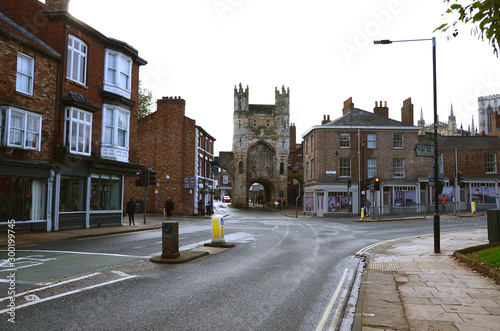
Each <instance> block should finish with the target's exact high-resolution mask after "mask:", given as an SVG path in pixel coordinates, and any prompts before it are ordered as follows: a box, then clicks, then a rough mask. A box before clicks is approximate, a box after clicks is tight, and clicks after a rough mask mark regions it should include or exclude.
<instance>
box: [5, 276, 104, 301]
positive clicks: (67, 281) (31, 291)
mask: <svg viewBox="0 0 500 331" xmlns="http://www.w3.org/2000/svg"><path fill="white" fill-rule="evenodd" d="M100 274H101V273H100V272H96V273H93V274H90V275H85V276H81V277H76V278H73V279H69V280H65V281H63V282H60V283H56V284H52V285H48V286H44V287H40V288H36V289H34V290H29V291H26V292H22V293H18V294H16V295H14V298H16V297H20V296H22V295H27V294H31V293H33V292H38V291H43V290H46V289H48V288H52V287H56V286H60V285H64V284H68V283H72V282H76V281H79V280H82V279H86V278H90V277H94V276H97V275H100ZM7 299H10V297H6V298H0V302H2V301H4V300H7Z"/></svg>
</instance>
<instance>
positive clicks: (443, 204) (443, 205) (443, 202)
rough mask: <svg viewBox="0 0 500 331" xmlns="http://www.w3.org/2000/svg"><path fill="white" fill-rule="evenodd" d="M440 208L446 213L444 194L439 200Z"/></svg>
mask: <svg viewBox="0 0 500 331" xmlns="http://www.w3.org/2000/svg"><path fill="white" fill-rule="evenodd" d="M441 207H442V208H443V211H444V212H446V196H445V195H444V194H443V197H442V198H441Z"/></svg>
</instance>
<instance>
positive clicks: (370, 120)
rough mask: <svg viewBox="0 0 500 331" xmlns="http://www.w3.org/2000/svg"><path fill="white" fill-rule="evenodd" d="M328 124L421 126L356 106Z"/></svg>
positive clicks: (343, 125)
mask: <svg viewBox="0 0 500 331" xmlns="http://www.w3.org/2000/svg"><path fill="white" fill-rule="evenodd" d="M323 125H326V126H342V127H345V126H356V127H359V126H371V127H373V126H379V127H398V126H400V127H406V128H407V127H412V126H413V127H415V129H420V127H417V126H414V125H410V124H407V123H403V122H400V121H396V120H393V119H390V118H387V117H385V116H383V115H379V114H374V113H372V112H368V111H366V110H362V109H358V108H354V109H353V110H351V111H350V112H349V113H348V114H347V115H345V116H342V117H339V118H337V119H335V120H333V121H331V122H328V123H325V124H323Z"/></svg>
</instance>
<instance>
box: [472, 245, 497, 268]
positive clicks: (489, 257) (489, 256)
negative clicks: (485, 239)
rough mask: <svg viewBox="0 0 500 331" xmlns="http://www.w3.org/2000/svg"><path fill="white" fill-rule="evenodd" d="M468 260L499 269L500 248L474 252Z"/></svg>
mask: <svg viewBox="0 0 500 331" xmlns="http://www.w3.org/2000/svg"><path fill="white" fill-rule="evenodd" d="M469 257H470V258H472V259H474V260H476V261H479V262H483V263H485V264H488V265H490V266H491V267H493V268H498V269H500V247H495V248H491V249H488V250H485V251H481V252H476V253H473V254H470V255H469Z"/></svg>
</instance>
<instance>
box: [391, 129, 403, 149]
mask: <svg viewBox="0 0 500 331" xmlns="http://www.w3.org/2000/svg"><path fill="white" fill-rule="evenodd" d="M399 137H401V139H398V138H399ZM392 143H393V146H394V149H403V148H404V139H403V134H402V133H394V134H393V136H392Z"/></svg>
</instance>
